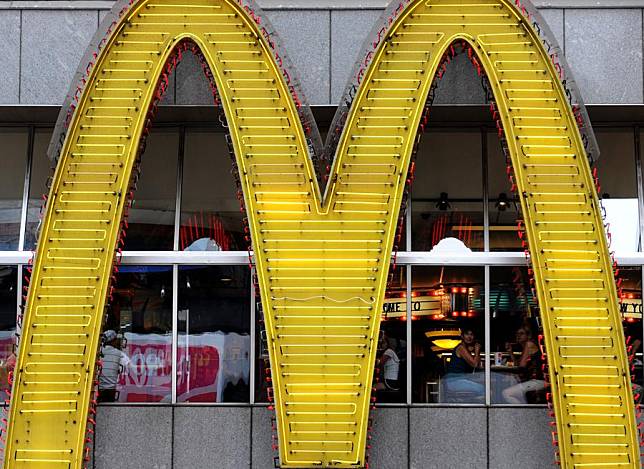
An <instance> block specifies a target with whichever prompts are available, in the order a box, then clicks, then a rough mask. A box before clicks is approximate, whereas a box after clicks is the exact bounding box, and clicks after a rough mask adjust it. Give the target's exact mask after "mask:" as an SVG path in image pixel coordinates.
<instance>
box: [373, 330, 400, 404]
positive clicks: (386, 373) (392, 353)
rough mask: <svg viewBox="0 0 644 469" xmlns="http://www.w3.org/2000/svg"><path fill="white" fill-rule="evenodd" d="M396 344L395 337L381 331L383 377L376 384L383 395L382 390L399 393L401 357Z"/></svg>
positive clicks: (379, 343)
mask: <svg viewBox="0 0 644 469" xmlns="http://www.w3.org/2000/svg"><path fill="white" fill-rule="evenodd" d="M396 345H397V342H396V339H395V338H393V337H389V336H388V335H387V333H386V332H384V331H383V332H382V333H381V335H380V340H379V341H378V351H379V352H380V368H381V379H380V382H379V383H378V384H377V385H376V390H377V391H379V392H380V394H381V395H383V394H382V392H386V393H397V392H398V391H400V381H399V377H400V357H398V354H397V353H396ZM381 400H382V399H381Z"/></svg>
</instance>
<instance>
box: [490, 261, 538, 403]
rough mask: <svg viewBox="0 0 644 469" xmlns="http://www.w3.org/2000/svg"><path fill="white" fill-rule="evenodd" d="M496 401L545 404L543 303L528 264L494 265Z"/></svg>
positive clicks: (493, 392) (492, 305)
mask: <svg viewBox="0 0 644 469" xmlns="http://www.w3.org/2000/svg"><path fill="white" fill-rule="evenodd" d="M490 334H491V337H490V338H491V344H490V346H491V347H490V350H491V352H492V356H491V357H490V360H491V361H492V362H491V363H490V369H491V375H490V379H491V383H490V390H491V402H492V404H545V403H546V383H545V379H544V375H543V370H542V363H543V359H542V353H541V349H540V346H539V337H540V336H541V335H542V334H543V328H542V324H541V318H540V316H539V305H538V302H537V299H536V297H535V296H534V295H533V292H532V290H531V288H530V277H529V275H528V269H527V267H491V268H490Z"/></svg>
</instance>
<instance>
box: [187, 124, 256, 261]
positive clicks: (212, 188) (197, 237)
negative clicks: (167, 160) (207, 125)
mask: <svg viewBox="0 0 644 469" xmlns="http://www.w3.org/2000/svg"><path fill="white" fill-rule="evenodd" d="M232 169H233V167H232V163H231V160H230V156H229V155H228V147H227V145H226V141H225V134H224V133H223V132H213V131H205V130H204V131H196V130H195V131H188V132H187V133H186V144H185V157H184V163H183V185H182V196H181V230H180V236H179V250H181V251H236V250H244V249H246V247H247V246H248V242H247V241H245V240H244V237H243V233H242V213H241V211H240V209H239V201H238V200H237V196H236V192H237V187H236V184H235V179H234V177H233V175H232ZM213 178H216V181H217V183H216V184H213V180H214V179H213Z"/></svg>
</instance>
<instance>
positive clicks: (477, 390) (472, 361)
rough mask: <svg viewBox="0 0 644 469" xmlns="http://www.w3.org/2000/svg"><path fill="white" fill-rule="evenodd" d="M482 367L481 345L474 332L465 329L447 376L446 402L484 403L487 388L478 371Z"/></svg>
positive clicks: (445, 382) (453, 354) (449, 364)
mask: <svg viewBox="0 0 644 469" xmlns="http://www.w3.org/2000/svg"><path fill="white" fill-rule="evenodd" d="M480 366H481V344H479V343H478V342H476V338H475V335H474V330H473V329H472V328H467V327H465V328H463V329H462V331H461V343H460V344H458V345H457V346H456V348H455V349H454V351H453V352H452V358H451V360H450V362H449V363H448V365H447V373H446V374H445V381H444V386H445V391H446V393H445V401H446V402H463V400H465V401H468V402H482V401H483V399H484V398H485V386H484V385H483V383H482V382H481V379H482V378H481V376H479V375H477V374H476V370H477V369H478V368H479V367H480Z"/></svg>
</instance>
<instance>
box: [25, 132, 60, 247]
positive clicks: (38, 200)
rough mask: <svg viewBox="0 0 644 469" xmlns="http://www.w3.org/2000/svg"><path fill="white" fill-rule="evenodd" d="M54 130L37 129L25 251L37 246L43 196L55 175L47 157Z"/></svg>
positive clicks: (30, 183)
mask: <svg viewBox="0 0 644 469" xmlns="http://www.w3.org/2000/svg"><path fill="white" fill-rule="evenodd" d="M51 134H52V129H36V132H35V134H34V154H33V159H32V162H31V179H30V181H29V205H28V209H27V227H26V230H25V250H32V249H34V248H35V246H36V237H37V236H38V230H39V227H40V217H41V209H42V207H43V194H48V193H49V189H48V188H47V180H48V179H49V178H50V177H52V176H53V175H54V170H53V163H52V162H51V161H50V160H49V157H48V156H47V147H48V146H49V141H50V140H51Z"/></svg>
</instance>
